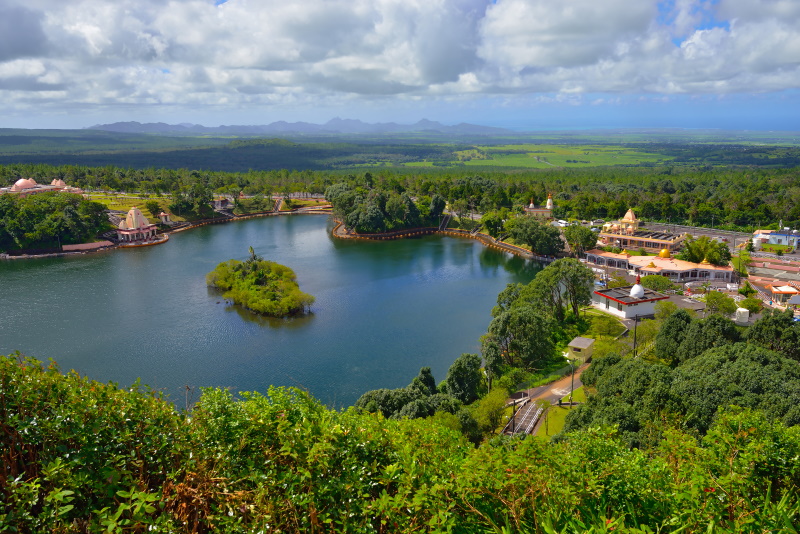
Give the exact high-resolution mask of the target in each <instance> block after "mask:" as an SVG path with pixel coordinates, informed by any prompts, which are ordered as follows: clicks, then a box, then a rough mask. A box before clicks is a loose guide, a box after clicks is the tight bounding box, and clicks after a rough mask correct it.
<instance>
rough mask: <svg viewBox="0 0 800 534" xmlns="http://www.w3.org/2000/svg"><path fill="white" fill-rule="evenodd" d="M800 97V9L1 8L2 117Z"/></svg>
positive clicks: (130, 2) (691, 5) (678, 2)
mask: <svg viewBox="0 0 800 534" xmlns="http://www.w3.org/2000/svg"><path fill="white" fill-rule="evenodd" d="M798 87H800V2H797V1H796V0H719V2H711V1H710V0H663V1H661V2H659V1H657V0H605V1H604V2H598V1H597V0H561V1H560V2H553V1H552V0H497V1H496V3H495V2H493V1H492V0H298V1H295V2H285V1H278V0H228V1H227V2H225V3H223V4H221V5H219V6H217V5H215V3H214V2H213V1H212V0H164V1H162V0H70V1H69V2H64V1H63V0H25V1H24V3H23V0H0V106H4V107H0V111H2V110H6V111H9V110H15V111H19V110H21V109H30V108H32V107H38V108H42V107H43V106H45V107H46V106H50V108H51V109H60V108H62V107H63V108H68V107H72V106H76V105H78V106H92V105H102V106H109V107H112V106H114V105H115V104H116V103H121V104H125V105H126V106H127V105H136V104H137V103H138V104H143V105H151V104H159V105H162V106H165V105H166V106H185V107H186V108H191V107H198V106H203V105H208V106H223V105H227V106H234V107H235V106H240V107H245V106H266V107H270V106H276V105H281V104H285V105H296V106H301V105H313V104H314V103H315V102H325V103H326V104H328V105H332V106H333V105H335V104H336V102H343V103H347V104H349V105H352V104H354V103H355V102H358V101H359V99H361V101H362V102H364V101H366V100H364V99H369V100H374V99H397V98H402V99H406V100H415V101H424V100H426V99H431V100H433V101H435V100H436V99H441V98H446V99H450V100H458V99H462V100H463V101H464V102H465V103H468V102H470V101H471V99H473V97H474V96H475V95H479V94H484V95H488V96H489V97H496V98H497V99H498V100H497V101H498V102H500V103H501V104H502V105H507V103H508V102H509V101H510V100H511V99H513V98H522V97H523V95H525V98H526V99H527V101H535V100H536V98H541V99H543V100H542V101H544V100H547V99H554V100H555V101H559V99H561V100H563V101H569V102H573V101H574V100H573V99H574V98H575V95H580V94H601V93H602V94H606V97H604V98H601V99H599V100H598V99H595V98H591V99H588V100H587V102H598V103H600V102H606V103H608V102H616V101H617V100H615V98H616V96H615V95H619V94H629V95H637V94H647V95H654V96H658V95H670V94H708V93H712V94H717V93H719V94H728V93H739V92H740V93H753V92H770V91H784V90H788V89H795V88H798ZM516 95H518V96H516ZM536 95H538V96H536ZM534 97H535V98H534ZM387 101H388V100H387Z"/></svg>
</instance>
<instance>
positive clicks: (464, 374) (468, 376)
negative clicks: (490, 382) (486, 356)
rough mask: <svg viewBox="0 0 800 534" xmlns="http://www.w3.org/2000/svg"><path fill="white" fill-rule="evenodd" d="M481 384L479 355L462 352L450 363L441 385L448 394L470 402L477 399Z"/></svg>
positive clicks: (481, 387) (464, 401) (466, 402)
mask: <svg viewBox="0 0 800 534" xmlns="http://www.w3.org/2000/svg"><path fill="white" fill-rule="evenodd" d="M483 384H484V380H483V374H482V373H481V357H480V356H478V355H477V354H469V353H464V354H462V355H461V356H459V357H458V358H456V360H455V361H454V362H453V363H452V364H451V365H450V368H449V369H448V370H447V377H446V378H445V379H444V384H443V385H444V389H445V390H446V392H447V394H448V395H450V396H452V397H455V398H456V399H458V400H459V401H461V402H463V403H464V404H470V403H472V402H474V401H475V400H477V399H478V397H479V395H480V392H481V391H482V390H483Z"/></svg>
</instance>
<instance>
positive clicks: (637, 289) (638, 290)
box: [631, 276, 644, 299]
mask: <svg viewBox="0 0 800 534" xmlns="http://www.w3.org/2000/svg"><path fill="white" fill-rule="evenodd" d="M631 298H632V299H643V298H644V287H642V284H641V280H640V279H639V276H637V277H636V283H635V284H633V287H631Z"/></svg>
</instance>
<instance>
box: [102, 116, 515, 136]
mask: <svg viewBox="0 0 800 534" xmlns="http://www.w3.org/2000/svg"><path fill="white" fill-rule="evenodd" d="M88 129H90V130H103V131H107V132H119V133H149V134H164V135H205V134H218V135H320V134H322V135H325V134H332V135H333V134H339V135H341V134H351V135H358V134H363V135H369V134H373V135H375V134H378V135H383V134H406V133H426V134H442V135H505V134H509V133H513V132H512V131H511V130H506V129H505V128H493V127H491V126H480V125H477V124H467V123H461V124H456V125H454V126H447V125H444V124H442V123H440V122H436V121H429V120H426V119H422V120H421V121H419V122H416V123H415V124H397V123H394V122H380V123H374V124H370V123H367V122H362V121H360V120H354V119H340V118H338V117H337V118H335V119H331V120H329V121H328V122H326V123H325V124H313V123H310V122H286V121H278V122H273V123H271V124H266V125H261V126H247V125H231V126H203V125H200V124H166V123H163V122H150V123H145V124H142V123H140V122H115V123H113V124H96V125H95V126H90V127H89V128H88Z"/></svg>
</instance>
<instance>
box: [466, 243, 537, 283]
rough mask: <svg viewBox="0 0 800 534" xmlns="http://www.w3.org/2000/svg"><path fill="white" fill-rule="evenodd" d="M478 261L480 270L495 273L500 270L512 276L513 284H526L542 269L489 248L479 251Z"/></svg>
mask: <svg viewBox="0 0 800 534" xmlns="http://www.w3.org/2000/svg"><path fill="white" fill-rule="evenodd" d="M478 259H479V261H480V263H481V268H483V269H484V270H487V271H492V272H495V271H496V270H497V269H499V268H502V269H503V270H505V271H506V272H507V273H509V274H511V275H513V276H514V282H522V283H528V282H529V281H530V280H533V277H534V276H536V273H538V272H539V271H541V270H542V268H543V267H544V265H542V264H541V263H539V262H536V261H532V260H527V259H525V258H522V257H520V256H514V255H512V254H508V253H505V252H498V251H496V250H491V249H489V248H484V249H483V250H481V252H480V253H479V255H478Z"/></svg>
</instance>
